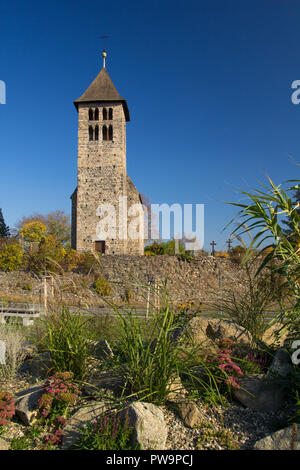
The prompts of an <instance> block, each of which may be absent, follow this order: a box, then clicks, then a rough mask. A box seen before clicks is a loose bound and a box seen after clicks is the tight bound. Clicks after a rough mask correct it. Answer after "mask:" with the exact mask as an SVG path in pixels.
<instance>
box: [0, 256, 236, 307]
mask: <svg viewBox="0 0 300 470" xmlns="http://www.w3.org/2000/svg"><path fill="white" fill-rule="evenodd" d="M97 271H98V272H97V273H96V277H97V276H99V277H101V278H106V279H107V280H108V281H109V283H110V284H111V286H112V296H111V299H112V300H114V301H117V302H119V301H121V300H122V298H124V294H125V291H126V289H127V290H128V289H129V290H130V292H131V294H132V299H133V300H134V301H135V302H137V303H143V302H144V300H145V292H146V289H145V288H143V287H142V286H147V283H148V276H149V275H152V276H153V277H154V279H155V280H156V281H158V283H160V284H163V283H164V281H165V280H167V291H168V294H169V296H170V297H171V299H172V300H173V301H174V302H176V303H181V302H187V301H200V302H203V303H205V302H210V301H212V300H213V299H214V300H216V299H217V298H218V295H219V292H220V291H219V272H221V274H222V288H223V289H224V290H226V289H234V290H235V292H236V291H239V290H240V291H242V290H243V285H242V282H241V281H242V279H243V277H244V274H245V273H244V270H243V268H242V267H241V266H239V265H237V264H235V263H232V262H231V261H229V260H227V259H222V258H213V257H211V256H202V257H199V258H196V259H194V260H192V261H190V262H187V261H182V260H179V259H177V257H176V256H150V257H149V256H129V255H119V256H114V255H105V256H102V257H101V260H100V266H99V269H98V270H97ZM94 279H95V275H90V276H84V275H82V274H76V273H67V274H66V275H65V276H56V277H55V285H56V286H57V289H58V291H59V290H60V293H59V295H61V294H62V295H63V297H64V298H68V299H69V300H71V301H74V303H76V302H78V300H79V299H80V298H81V297H82V298H84V297H86V298H87V297H89V295H88V294H87V291H88V290H89V289H92V285H93V281H94ZM28 284H30V285H31V290H25V289H24V287H25V285H28ZM41 285H42V284H41V281H40V280H38V279H37V278H36V277H35V276H31V275H30V274H28V273H24V272H11V273H3V272H0V298H1V296H3V295H9V294H11V295H19V296H23V297H24V299H25V300H26V297H32V296H37V295H38V293H39V289H40V287H41ZM68 285H69V286H73V287H72V288H70V289H69V290H68V288H67V286H68ZM76 285H78V286H79V285H80V289H79V287H76ZM85 291H86V292H85ZM25 300H24V301H25Z"/></svg>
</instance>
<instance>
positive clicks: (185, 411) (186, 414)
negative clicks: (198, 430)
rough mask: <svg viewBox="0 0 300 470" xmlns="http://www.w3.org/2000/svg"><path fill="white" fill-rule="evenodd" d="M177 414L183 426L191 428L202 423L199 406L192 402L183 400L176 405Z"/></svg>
mask: <svg viewBox="0 0 300 470" xmlns="http://www.w3.org/2000/svg"><path fill="white" fill-rule="evenodd" d="M176 408H177V412H178V415H179V416H180V418H181V419H182V420H183V422H184V424H185V426H187V427H189V428H193V427H194V426H197V425H198V424H200V423H201V422H202V421H203V416H202V413H201V411H200V408H199V406H198V405H197V404H196V403H195V402H193V401H192V400H185V401H181V402H178V403H177V404H176Z"/></svg>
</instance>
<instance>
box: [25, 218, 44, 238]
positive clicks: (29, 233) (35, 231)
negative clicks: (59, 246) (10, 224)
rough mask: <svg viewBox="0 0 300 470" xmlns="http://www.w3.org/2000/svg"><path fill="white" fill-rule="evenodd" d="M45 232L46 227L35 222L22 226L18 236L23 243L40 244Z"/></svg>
mask: <svg viewBox="0 0 300 470" xmlns="http://www.w3.org/2000/svg"><path fill="white" fill-rule="evenodd" d="M46 231H47V227H46V225H45V224H44V223H43V222H40V221H38V220H37V221H34V222H28V223H26V224H24V225H23V227H22V228H21V229H20V231H19V234H20V235H21V237H22V238H23V240H24V241H25V242H29V243H34V242H40V241H41V240H42V238H43V237H44V236H45V233H46Z"/></svg>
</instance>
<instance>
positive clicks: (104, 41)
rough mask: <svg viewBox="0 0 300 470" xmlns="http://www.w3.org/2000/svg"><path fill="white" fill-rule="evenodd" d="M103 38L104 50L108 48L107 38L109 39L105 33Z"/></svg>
mask: <svg viewBox="0 0 300 470" xmlns="http://www.w3.org/2000/svg"><path fill="white" fill-rule="evenodd" d="M101 39H103V51H105V50H106V39H108V36H106V35H105V34H104V35H103V36H101Z"/></svg>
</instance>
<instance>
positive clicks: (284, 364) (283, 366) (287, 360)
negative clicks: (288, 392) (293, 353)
mask: <svg viewBox="0 0 300 470" xmlns="http://www.w3.org/2000/svg"><path fill="white" fill-rule="evenodd" d="M269 372H270V373H271V374H274V375H279V376H281V377H286V376H287V375H289V374H291V373H292V372H293V366H292V362H291V357H290V354H289V353H288V352H287V351H286V350H285V349H283V348H280V349H278V350H277V351H276V353H275V356H274V357H273V360H272V362H271V365H270V367H269Z"/></svg>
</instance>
